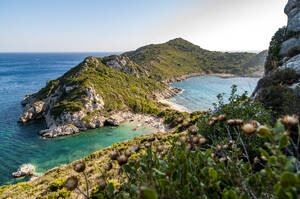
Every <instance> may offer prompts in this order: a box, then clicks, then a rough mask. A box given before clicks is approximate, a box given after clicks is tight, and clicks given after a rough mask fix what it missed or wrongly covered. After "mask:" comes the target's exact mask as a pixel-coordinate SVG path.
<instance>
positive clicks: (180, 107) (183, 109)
mask: <svg viewBox="0 0 300 199" xmlns="http://www.w3.org/2000/svg"><path fill="white" fill-rule="evenodd" d="M159 102H161V103H164V104H167V105H169V106H170V107H171V108H172V109H174V110H177V111H180V112H187V113H191V111H189V110H188V109H187V108H185V107H184V106H181V105H179V104H176V103H174V102H170V101H169V100H167V99H162V100H159Z"/></svg>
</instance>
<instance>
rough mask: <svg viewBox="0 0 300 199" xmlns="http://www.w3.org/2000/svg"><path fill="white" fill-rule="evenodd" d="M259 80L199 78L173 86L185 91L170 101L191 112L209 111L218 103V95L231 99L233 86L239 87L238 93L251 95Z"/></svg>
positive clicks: (248, 78)
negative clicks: (221, 94) (246, 92)
mask: <svg viewBox="0 0 300 199" xmlns="http://www.w3.org/2000/svg"><path fill="white" fill-rule="evenodd" d="M258 80H259V78H250V77H235V78H221V77H216V76H198V77H193V78H190V79H188V80H186V81H183V82H177V83H174V84H172V85H171V86H172V87H176V88H181V89H183V90H184V91H183V92H182V93H181V94H179V95H177V96H175V97H173V98H171V99H169V101H171V102H174V103H176V104H179V105H181V106H183V107H185V108H187V109H188V110H190V111H197V110H208V109H209V108H212V104H213V103H214V102H217V97H216V96H217V95H218V94H220V93H225V97H224V99H227V98H228V97H229V94H230V93H231V86H232V85H233V84H235V85H237V86H238V93H240V94H242V93H244V92H245V91H248V94H251V93H252V92H253V90H254V89H255V87H256V84H257V82H258Z"/></svg>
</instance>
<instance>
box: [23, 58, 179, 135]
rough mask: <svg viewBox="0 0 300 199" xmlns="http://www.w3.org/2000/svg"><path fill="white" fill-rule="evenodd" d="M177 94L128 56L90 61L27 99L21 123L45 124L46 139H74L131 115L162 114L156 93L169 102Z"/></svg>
mask: <svg viewBox="0 0 300 199" xmlns="http://www.w3.org/2000/svg"><path fill="white" fill-rule="evenodd" d="M177 92H179V91H178V89H173V88H170V87H169V86H168V85H166V84H164V83H161V82H157V81H156V80H152V79H149V78H148V77H147V75H146V72H143V69H142V68H141V67H139V66H138V65H137V64H135V63H134V62H132V61H130V60H129V59H128V58H127V57H124V56H119V55H113V56H109V57H104V58H95V57H87V58H86V59H85V60H84V61H83V62H82V63H80V64H79V65H78V66H76V67H74V68H72V69H71V70H70V71H68V72H67V73H66V74H64V75H63V76H62V77H60V78H58V79H56V80H52V81H48V82H47V85H46V87H45V88H43V89H41V90H40V91H39V92H37V93H34V94H32V95H27V96H26V97H25V98H24V100H23V101H22V102H21V104H22V105H23V106H24V111H23V113H22V114H21V116H20V117H19V122H21V123H26V122H28V121H30V120H38V119H44V120H45V122H46V124H47V129H43V130H41V131H40V132H39V134H40V135H42V136H43V137H47V138H53V137H58V136H64V135H71V134H75V133H78V132H80V131H85V130H88V129H94V128H99V127H102V126H106V125H109V126H118V125H120V123H122V122H124V121H125V120H126V119H131V118H132V117H133V115H132V114H133V113H131V114H124V113H127V112H143V111H144V112H145V113H151V111H156V110H158V107H157V106H159V104H158V102H156V101H155V97H156V95H157V93H159V95H160V97H161V98H169V97H172V96H174V95H176V93H177Z"/></svg>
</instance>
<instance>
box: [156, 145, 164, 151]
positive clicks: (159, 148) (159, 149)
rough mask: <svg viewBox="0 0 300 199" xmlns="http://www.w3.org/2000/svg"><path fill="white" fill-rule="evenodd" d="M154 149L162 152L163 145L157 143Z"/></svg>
mask: <svg viewBox="0 0 300 199" xmlns="http://www.w3.org/2000/svg"><path fill="white" fill-rule="evenodd" d="M156 150H157V151H158V152H162V151H163V150H164V147H163V146H162V145H158V146H157V149H156Z"/></svg>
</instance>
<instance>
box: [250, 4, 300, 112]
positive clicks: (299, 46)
mask: <svg viewBox="0 0 300 199" xmlns="http://www.w3.org/2000/svg"><path fill="white" fill-rule="evenodd" d="M284 11H285V13H286V14H287V16H288V24H287V28H286V30H285V37H284V39H283V40H285V41H283V43H281V46H280V52H279V55H278V56H277V59H273V60H269V61H270V62H271V63H274V64H272V67H273V69H272V70H269V71H267V72H266V73H265V74H264V77H263V78H262V79H261V80H260V81H259V82H258V85H257V87H256V89H255V91H254V93H253V94H252V97H253V99H255V100H256V101H260V102H262V103H263V104H264V105H265V106H266V107H267V108H272V109H273V110H275V111H276V112H277V114H278V116H280V115H282V114H294V113H296V114H300V106H299V104H300V86H299V82H300V0H289V1H288V3H287V5H286V7H285V10H284Z"/></svg>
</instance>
